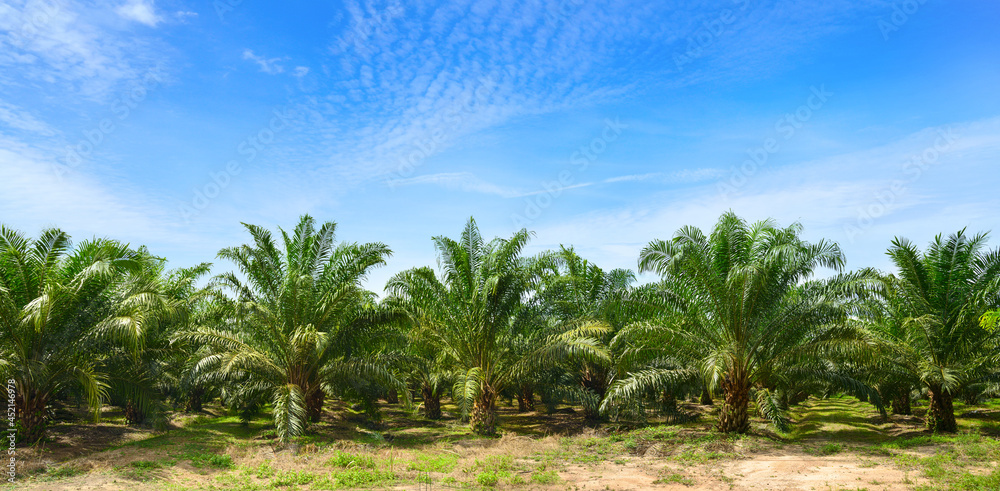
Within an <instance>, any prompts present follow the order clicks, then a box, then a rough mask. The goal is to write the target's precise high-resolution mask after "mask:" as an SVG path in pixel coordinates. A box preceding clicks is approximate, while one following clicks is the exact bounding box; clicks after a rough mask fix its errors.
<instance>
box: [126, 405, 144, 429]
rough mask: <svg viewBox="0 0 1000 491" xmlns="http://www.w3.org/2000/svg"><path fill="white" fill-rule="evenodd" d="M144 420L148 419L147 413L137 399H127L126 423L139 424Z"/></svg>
mask: <svg viewBox="0 0 1000 491" xmlns="http://www.w3.org/2000/svg"><path fill="white" fill-rule="evenodd" d="M143 421H146V413H145V412H143V410H142V408H141V407H139V405H138V404H136V402H135V401H133V400H129V401H127V402H126V403H125V424H126V425H138V424H142V422H143Z"/></svg>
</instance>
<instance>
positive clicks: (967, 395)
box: [962, 388, 979, 406]
mask: <svg viewBox="0 0 1000 491" xmlns="http://www.w3.org/2000/svg"><path fill="white" fill-rule="evenodd" d="M962 400H963V401H965V405H967V406H974V405H975V404H976V403H978V402H979V392H977V391H975V390H972V389H969V388H966V389H965V390H963V391H962Z"/></svg>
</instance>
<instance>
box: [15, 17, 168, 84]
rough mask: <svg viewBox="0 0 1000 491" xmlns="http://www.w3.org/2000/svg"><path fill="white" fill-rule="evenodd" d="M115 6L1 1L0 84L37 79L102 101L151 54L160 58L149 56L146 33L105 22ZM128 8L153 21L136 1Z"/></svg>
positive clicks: (138, 73) (144, 64) (142, 68)
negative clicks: (133, 6)
mask: <svg viewBox="0 0 1000 491" xmlns="http://www.w3.org/2000/svg"><path fill="white" fill-rule="evenodd" d="M129 5H132V4H126V5H123V6H119V9H121V8H124V7H127V6H129ZM114 10H115V8H114V7H112V6H110V5H106V4H102V5H96V6H80V5H76V4H73V3H70V2H63V1H59V2H43V1H28V2H22V3H16V2H15V3H3V4H0V84H2V85H7V86H10V87H19V86H24V85H39V84H41V85H44V86H47V87H53V90H54V92H56V93H58V94H60V95H66V96H68V98H67V99H68V100H69V101H71V102H79V101H75V100H74V99H75V98H80V97H83V98H84V99H86V100H100V101H102V102H106V101H107V99H106V97H108V96H109V95H110V94H111V93H112V92H113V91H114V90H115V89H117V88H120V87H121V85H122V84H124V83H127V82H128V81H130V80H136V79H139V78H141V77H142V73H143V72H144V71H145V68H147V67H148V66H149V65H151V64H152V60H154V59H158V60H159V61H162V59H163V56H162V54H160V56H158V57H153V56H150V52H149V50H150V47H151V44H150V41H149V40H148V39H146V38H144V37H142V36H140V35H137V34H135V33H122V32H119V31H116V30H114V29H113V28H112V27H110V26H109V25H108V23H107V20H106V17H107V16H108V15H109V14H110V15H114V13H113V11H114ZM128 12H130V15H132V14H135V15H139V16H140V18H141V19H143V20H144V21H149V22H154V23H155V19H154V17H155V14H154V17H150V16H149V15H147V14H149V12H151V11H149V12H145V13H144V11H143V9H142V8H141V5H140V6H139V8H137V9H132V10H130V11H128ZM61 102H65V101H61Z"/></svg>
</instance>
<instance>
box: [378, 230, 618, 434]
mask: <svg viewBox="0 0 1000 491" xmlns="http://www.w3.org/2000/svg"><path fill="white" fill-rule="evenodd" d="M529 238H530V233H529V232H528V231H527V230H524V229H522V230H520V231H518V232H516V233H514V235H513V236H511V237H510V238H509V239H501V238H496V239H493V240H492V241H490V242H486V241H484V240H483V238H482V235H481V234H480V232H479V228H478V227H477V226H476V222H475V220H473V219H471V218H470V219H469V221H468V223H467V224H466V226H465V229H464V231H463V232H462V236H461V238H460V239H459V240H458V241H456V240H452V239H450V238H447V237H443V236H438V237H434V245H435V248H436V249H437V251H438V255H439V260H438V263H439V265H440V268H441V276H440V278H439V277H438V276H437V275H436V274H435V272H434V270H432V269H431V268H427V267H423V268H415V269H411V270H407V271H404V272H402V273H399V274H398V275H396V276H394V277H393V278H392V279H390V280H389V283H388V284H387V286H386V291H387V292H388V293H389V294H390V295H392V296H393V297H394V298H395V299H396V300H395V301H397V302H399V304H400V305H402V306H404V308H406V310H407V311H408V312H409V313H410V316H411V318H412V319H414V320H415V322H416V325H417V328H418V329H420V330H421V336H422V338H423V339H425V340H426V342H427V343H429V344H430V345H431V346H433V347H434V348H435V349H436V350H437V351H438V352H439V353H441V356H442V358H443V359H442V362H443V363H444V364H445V366H446V367H447V368H450V369H453V370H454V371H455V372H456V373H457V375H456V377H455V379H456V382H455V383H454V385H453V391H452V392H453V394H454V396H455V397H456V398H457V399H458V402H459V404H460V405H461V406H462V408H463V409H464V410H467V411H471V416H470V426H471V428H472V430H473V431H474V432H476V433H478V434H483V435H492V434H495V433H496V427H497V407H496V401H497V397H498V396H499V394H500V393H501V392H503V391H504V390H505V389H508V388H510V387H512V386H514V384H516V383H517V382H518V380H519V379H521V378H523V377H525V376H527V375H528V373H529V371H530V370H531V369H532V368H537V367H539V366H542V365H544V364H546V363H554V362H557V361H559V360H565V359H567V358H569V357H574V356H577V357H582V358H585V359H593V360H600V359H606V353H604V352H603V351H602V350H601V349H600V347H599V345H598V343H597V341H596V340H594V339H593V338H591V337H588V336H587V335H588V334H590V333H591V332H590V331H588V330H587V329H586V328H583V329H574V330H571V331H566V332H563V333H560V334H556V335H552V336H547V337H546V338H545V339H543V340H542V342H541V343H538V344H537V345H535V346H534V347H533V348H532V349H531V350H530V351H528V352H525V351H524V350H522V349H520V348H521V347H522V343H520V340H522V339H523V337H524V335H525V331H524V330H525V329H530V328H531V324H530V323H526V322H520V321H519V319H518V316H520V315H521V314H522V313H523V312H524V304H525V300H526V298H527V297H528V296H529V295H530V293H531V291H532V289H533V288H534V285H535V284H536V282H537V280H538V275H539V267H538V266H537V265H536V264H533V260H532V259H531V258H527V257H524V256H522V251H523V249H524V247H525V245H526V244H527V242H528V240H529ZM469 406H471V408H470V407H469Z"/></svg>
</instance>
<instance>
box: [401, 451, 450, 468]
mask: <svg viewBox="0 0 1000 491" xmlns="http://www.w3.org/2000/svg"><path fill="white" fill-rule="evenodd" d="M456 466H458V456H457V455H452V454H431V455H428V454H423V453H421V454H417V456H416V458H415V459H414V460H411V461H410V463H409V464H408V465H407V469H408V470H411V471H419V472H440V473H446V472H451V471H453V470H455V467H456Z"/></svg>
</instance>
